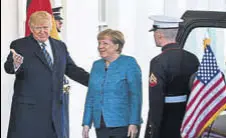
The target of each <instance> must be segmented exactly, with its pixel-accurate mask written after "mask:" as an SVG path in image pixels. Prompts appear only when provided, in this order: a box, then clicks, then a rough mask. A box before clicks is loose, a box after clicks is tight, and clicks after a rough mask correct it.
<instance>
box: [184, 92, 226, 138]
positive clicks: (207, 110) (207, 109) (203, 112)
mask: <svg viewBox="0 0 226 138" xmlns="http://www.w3.org/2000/svg"><path fill="white" fill-rule="evenodd" d="M222 92H223V91H221V92H220V91H219V92H218V93H217V94H216V95H214V97H212V99H209V100H208V102H207V103H206V105H205V106H204V107H203V108H201V109H200V111H199V113H198V114H197V117H196V119H195V121H194V123H193V126H192V128H193V129H190V131H191V135H194V133H195V130H196V131H198V132H199V130H200V129H197V127H198V125H199V124H200V125H201V124H202V123H205V120H206V119H208V115H212V114H211V112H213V111H214V110H213V109H215V108H216V107H217V108H218V106H217V105H218V102H219V101H222V98H223V97H222V96H220V95H221V94H222ZM220 98H221V99H220ZM214 99H215V101H213V100H214ZM198 110H199V109H198ZM204 117H205V118H204ZM210 117H211V116H210ZM203 121H204V122H203ZM202 125H204V124H202ZM188 133H189V132H188Z"/></svg>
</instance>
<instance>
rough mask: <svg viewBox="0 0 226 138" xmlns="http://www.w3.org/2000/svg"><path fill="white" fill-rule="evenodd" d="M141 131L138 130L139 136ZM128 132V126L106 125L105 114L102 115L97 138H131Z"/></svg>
mask: <svg viewBox="0 0 226 138" xmlns="http://www.w3.org/2000/svg"><path fill="white" fill-rule="evenodd" d="M138 130H139V128H138ZM139 132H140V131H138V134H137V138H138V137H139ZM127 134H128V126H123V127H106V125H105V122H104V119H103V116H101V123H100V128H97V129H96V135H97V138H129V137H127Z"/></svg>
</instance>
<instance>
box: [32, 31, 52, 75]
mask: <svg viewBox="0 0 226 138" xmlns="http://www.w3.org/2000/svg"><path fill="white" fill-rule="evenodd" d="M30 38H31V41H32V44H31V45H34V53H35V55H36V56H37V57H38V58H39V59H40V60H41V62H42V63H43V64H44V65H45V66H46V67H47V68H48V69H50V71H52V69H51V68H50V67H49V65H48V63H47V60H46V58H45V55H44V54H43V52H42V49H41V47H40V45H39V44H38V42H37V41H36V40H35V39H34V38H33V36H32V35H31V36H30Z"/></svg>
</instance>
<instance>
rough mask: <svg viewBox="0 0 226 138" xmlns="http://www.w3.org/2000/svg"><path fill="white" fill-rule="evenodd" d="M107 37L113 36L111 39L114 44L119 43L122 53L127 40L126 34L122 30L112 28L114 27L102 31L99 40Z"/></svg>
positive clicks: (119, 50) (119, 49) (98, 36)
mask: <svg viewBox="0 0 226 138" xmlns="http://www.w3.org/2000/svg"><path fill="white" fill-rule="evenodd" d="M106 37H109V38H111V41H112V42H113V43H114V44H118V50H117V51H118V52H119V53H121V52H122V48H123V46H124V44H125V40H124V35H123V33H122V32H120V31H118V30H112V29H106V30H104V31H102V32H100V33H99V34H98V35H97V40H103V39H105V38H106Z"/></svg>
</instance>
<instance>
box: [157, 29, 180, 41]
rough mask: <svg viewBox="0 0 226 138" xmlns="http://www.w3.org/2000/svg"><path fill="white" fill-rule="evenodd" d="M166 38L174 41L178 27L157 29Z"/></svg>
mask: <svg viewBox="0 0 226 138" xmlns="http://www.w3.org/2000/svg"><path fill="white" fill-rule="evenodd" d="M158 30H159V32H161V33H163V34H164V37H165V38H166V39H168V40H173V41H176V37H177V32H178V29H158Z"/></svg>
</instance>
